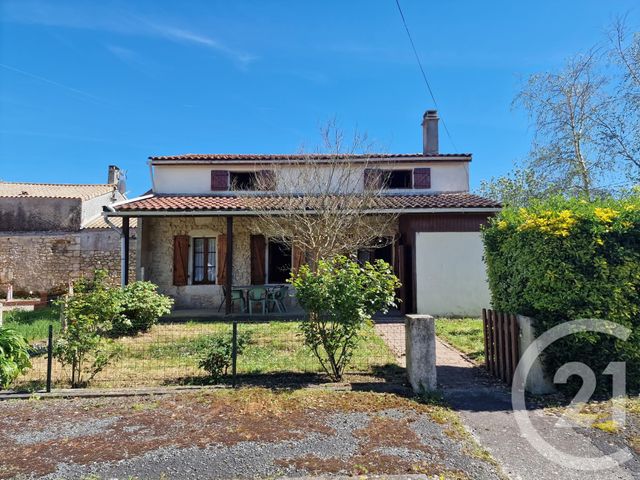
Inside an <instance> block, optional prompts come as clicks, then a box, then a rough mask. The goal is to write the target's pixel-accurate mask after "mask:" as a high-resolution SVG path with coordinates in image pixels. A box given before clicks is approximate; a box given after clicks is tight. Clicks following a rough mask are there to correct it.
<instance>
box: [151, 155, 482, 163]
mask: <svg viewBox="0 0 640 480" xmlns="http://www.w3.org/2000/svg"><path fill="white" fill-rule="evenodd" d="M337 157H338V158H341V159H350V160H354V161H358V160H376V159H407V160H411V159H416V160H417V159H421V160H422V159H429V160H454V159H455V160H464V161H470V160H471V154H470V153H439V154H435V155H424V154H422V153H370V154H366V155H364V154H351V155H338V156H337ZM301 158H305V159H307V158H310V159H314V160H330V159H335V158H336V155H329V154H322V153H314V154H306V153H303V154H253V153H240V154H236V153H213V154H212V153H185V154H183V155H166V156H157V157H149V159H150V160H152V161H153V162H162V161H172V162H174V161H180V162H185V163H188V162H212V161H215V162H218V161H226V162H264V161H269V162H272V161H276V162H277V161H291V160H296V159H301Z"/></svg>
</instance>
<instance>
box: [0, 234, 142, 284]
mask: <svg viewBox="0 0 640 480" xmlns="http://www.w3.org/2000/svg"><path fill="white" fill-rule="evenodd" d="M130 245H131V248H130V255H131V263H130V265H135V253H136V251H135V240H132V241H131V243H130ZM96 269H105V270H107V271H108V272H109V274H110V276H111V278H112V279H113V282H114V283H119V282H120V236H119V235H118V233H116V232H114V231H113V230H110V229H86V230H81V231H79V232H25V233H13V232H12V233H7V232H4V233H3V232H0V291H2V292H3V293H4V289H5V288H6V287H4V285H6V284H9V283H10V284H12V285H13V289H14V295H24V294H27V293H29V292H34V294H35V293H49V294H57V293H60V292H61V291H64V290H66V288H67V285H68V283H69V282H70V281H72V280H75V279H77V278H80V277H82V276H87V275H91V274H92V273H93V272H94V270H96ZM130 279H135V268H133V267H132V268H131V269H130Z"/></svg>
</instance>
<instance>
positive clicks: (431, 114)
mask: <svg viewBox="0 0 640 480" xmlns="http://www.w3.org/2000/svg"><path fill="white" fill-rule="evenodd" d="M438 120H439V118H438V111H437V110H427V111H426V112H424V115H423V116H422V153H423V154H424V155H437V154H438V153H440V149H439V147H438Z"/></svg>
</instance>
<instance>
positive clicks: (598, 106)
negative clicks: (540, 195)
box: [514, 51, 612, 198]
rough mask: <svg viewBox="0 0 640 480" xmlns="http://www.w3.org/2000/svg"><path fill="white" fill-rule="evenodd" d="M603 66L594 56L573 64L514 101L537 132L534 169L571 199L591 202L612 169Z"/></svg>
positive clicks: (541, 78) (537, 78)
mask: <svg viewBox="0 0 640 480" xmlns="http://www.w3.org/2000/svg"><path fill="white" fill-rule="evenodd" d="M597 62H598V55H597V52H596V51H591V52H589V53H588V54H585V55H577V56H575V57H573V58H571V59H570V60H569V61H568V62H567V64H566V66H565V67H564V69H563V70H562V71H560V72H559V73H542V74H535V75H532V76H531V77H529V80H528V82H527V84H526V85H525V87H524V88H523V89H522V91H521V92H520V93H519V94H518V96H517V97H516V99H515V100H514V103H515V104H516V105H521V106H523V107H524V108H525V109H526V110H527V111H528V113H529V117H530V119H531V121H532V124H533V127H534V129H535V136H534V141H533V147H532V152H531V157H530V160H529V163H530V166H531V167H532V168H533V169H534V170H536V171H540V172H541V173H542V174H543V175H545V176H547V177H548V178H549V179H550V180H551V181H552V182H555V183H556V184H557V185H561V186H563V188H564V190H565V191H567V192H568V193H578V194H580V195H584V196H585V197H587V198H591V197H592V196H593V193H594V187H595V186H596V182H597V180H598V179H599V178H600V177H601V175H602V174H604V173H605V172H606V171H607V169H608V168H609V167H610V166H611V164H612V159H611V158H609V157H607V155H606V154H603V151H602V150H601V149H599V148H598V141H597V137H598V135H599V132H600V130H599V129H600V127H601V124H602V120H601V116H602V114H603V112H604V111H605V108H604V107H605V106H606V104H607V102H608V99H607V96H606V95H605V93H604V88H605V85H606V78H605V77H604V76H602V75H601V74H599V73H598V71H597Z"/></svg>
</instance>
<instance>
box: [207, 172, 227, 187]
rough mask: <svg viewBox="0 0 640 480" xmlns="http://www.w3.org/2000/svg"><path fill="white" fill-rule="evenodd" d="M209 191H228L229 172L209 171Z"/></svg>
mask: <svg viewBox="0 0 640 480" xmlns="http://www.w3.org/2000/svg"><path fill="white" fill-rule="evenodd" d="M211 190H214V191H216V190H217V191H220V190H221V191H226V190H229V172H228V171H227V170H211Z"/></svg>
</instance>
